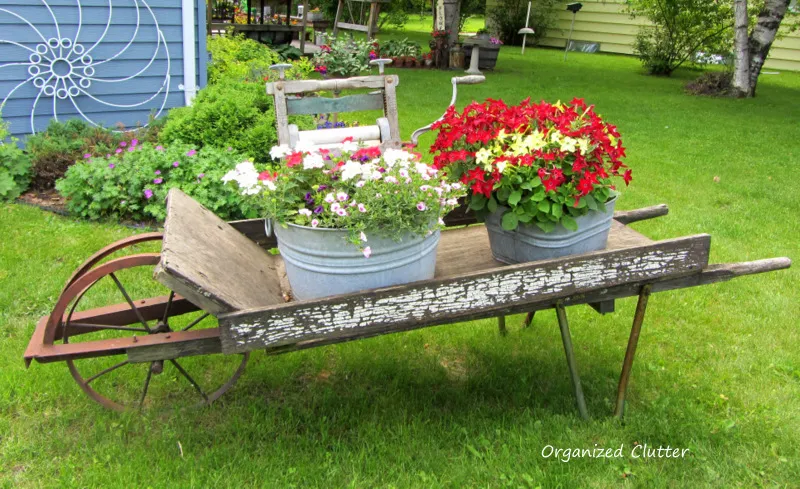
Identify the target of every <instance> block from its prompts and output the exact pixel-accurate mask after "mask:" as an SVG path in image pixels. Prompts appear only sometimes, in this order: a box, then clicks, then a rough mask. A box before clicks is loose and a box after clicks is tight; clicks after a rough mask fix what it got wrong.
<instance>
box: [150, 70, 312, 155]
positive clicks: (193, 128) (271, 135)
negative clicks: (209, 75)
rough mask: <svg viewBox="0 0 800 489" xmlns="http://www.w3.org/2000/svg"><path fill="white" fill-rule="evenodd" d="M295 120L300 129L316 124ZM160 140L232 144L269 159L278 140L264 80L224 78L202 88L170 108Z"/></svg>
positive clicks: (227, 145) (273, 113)
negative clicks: (191, 99)
mask: <svg viewBox="0 0 800 489" xmlns="http://www.w3.org/2000/svg"><path fill="white" fill-rule="evenodd" d="M292 121H293V122H294V123H296V124H298V125H299V126H300V127H301V129H312V128H313V125H314V122H313V120H312V118H311V117H308V116H298V117H296V118H292ZM161 141H162V142H164V143H174V142H178V141H180V142H183V143H187V144H192V145H195V146H197V147H203V146H205V145H211V146H217V147H222V148H227V147H231V148H233V149H234V150H236V151H237V152H240V153H242V154H245V155H247V156H249V157H251V158H254V159H255V161H259V162H265V161H269V160H270V158H269V150H270V148H272V146H274V145H276V144H277V143H278V131H277V128H276V120H275V109H274V107H273V103H272V97H271V96H269V95H267V93H266V91H265V90H264V84H263V83H249V82H246V81H244V82H243V81H235V80H232V79H222V80H221V81H219V82H218V83H216V84H214V85H209V86H207V87H206V88H204V89H202V90H200V92H199V93H198V94H197V97H196V98H195V100H194V102H193V103H192V105H191V106H189V107H180V108H176V109H172V110H171V111H170V114H169V118H168V120H167V123H166V125H165V126H164V129H163V130H162V131H161Z"/></svg>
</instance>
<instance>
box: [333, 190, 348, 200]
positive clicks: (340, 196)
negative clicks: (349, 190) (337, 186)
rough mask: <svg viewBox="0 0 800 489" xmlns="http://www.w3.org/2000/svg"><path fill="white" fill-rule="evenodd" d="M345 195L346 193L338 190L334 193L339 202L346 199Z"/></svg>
mask: <svg viewBox="0 0 800 489" xmlns="http://www.w3.org/2000/svg"><path fill="white" fill-rule="evenodd" d="M347 197H348V195H347V194H346V193H344V192H339V193H337V194H336V198H337V199H338V200H339V202H344V201H345V200H347Z"/></svg>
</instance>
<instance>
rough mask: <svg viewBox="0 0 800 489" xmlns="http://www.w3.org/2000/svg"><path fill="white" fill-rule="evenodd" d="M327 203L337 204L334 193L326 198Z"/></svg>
mask: <svg viewBox="0 0 800 489" xmlns="http://www.w3.org/2000/svg"><path fill="white" fill-rule="evenodd" d="M325 202H327V203H329V204H333V203H334V202H336V198H334V196H333V194H332V193H329V194H328V195H326V196H325Z"/></svg>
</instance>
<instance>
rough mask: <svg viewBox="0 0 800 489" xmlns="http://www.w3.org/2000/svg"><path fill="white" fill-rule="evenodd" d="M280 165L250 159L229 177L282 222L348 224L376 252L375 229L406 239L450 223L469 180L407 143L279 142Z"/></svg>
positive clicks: (274, 153)
mask: <svg viewBox="0 0 800 489" xmlns="http://www.w3.org/2000/svg"><path fill="white" fill-rule="evenodd" d="M271 156H272V157H273V158H275V159H279V158H280V159H282V164H281V165H280V167H279V168H277V169H276V168H273V169H271V170H267V171H263V172H259V171H258V170H257V169H256V168H255V166H254V165H253V164H252V163H248V162H244V163H242V164H240V165H238V166H237V167H236V168H235V169H234V170H232V171H230V172H229V173H228V174H227V175H225V176H224V177H223V181H225V182H229V181H235V182H236V183H237V184H238V185H239V188H240V189H241V192H242V194H244V195H246V196H252V198H253V199H254V200H255V201H256V202H257V204H255V205H258V206H260V207H261V208H262V209H263V211H264V215H265V217H267V218H269V219H272V220H273V221H274V222H275V223H276V224H278V225H282V226H287V225H289V224H295V225H299V226H308V227H312V228H333V229H346V230H348V231H349V237H350V241H351V242H352V243H353V244H354V245H356V246H358V247H359V249H361V250H362V251H363V252H364V254H365V256H369V254H370V249H369V246H368V239H369V236H372V235H375V236H380V237H388V238H392V239H399V238H400V237H401V236H403V235H406V234H413V235H417V236H425V235H427V234H429V233H430V232H432V231H434V230H436V229H438V228H439V227H440V226H442V225H443V224H444V222H443V221H442V217H443V216H444V215H445V214H446V213H447V212H449V211H450V210H452V209H453V208H454V207H455V206H456V205H457V204H458V197H460V196H461V195H463V193H464V192H463V188H464V187H463V185H462V184H461V183H459V182H454V183H448V182H447V181H444V180H442V179H441V175H440V174H439V171H438V170H436V169H435V168H433V167H431V166H430V165H428V164H426V163H423V162H422V161H420V155H419V154H417V153H410V152H407V151H404V150H398V149H387V150H386V151H385V152H383V153H381V150H380V148H379V147H377V146H375V147H359V146H358V145H357V144H355V143H353V142H352V141H345V142H344V144H343V145H342V148H340V149H332V150H326V149H312V148H310V147H309V148H302V147H301V148H296V149H290V148H289V147H287V146H285V145H284V146H276V147H274V148H273V149H272V151H271Z"/></svg>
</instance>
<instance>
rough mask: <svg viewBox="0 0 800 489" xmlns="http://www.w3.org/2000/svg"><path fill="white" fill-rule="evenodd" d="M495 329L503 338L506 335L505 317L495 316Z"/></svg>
mask: <svg viewBox="0 0 800 489" xmlns="http://www.w3.org/2000/svg"><path fill="white" fill-rule="evenodd" d="M497 329H498V330H500V336H505V335H507V334H508V330H507V329H506V317H505V316H497Z"/></svg>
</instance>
